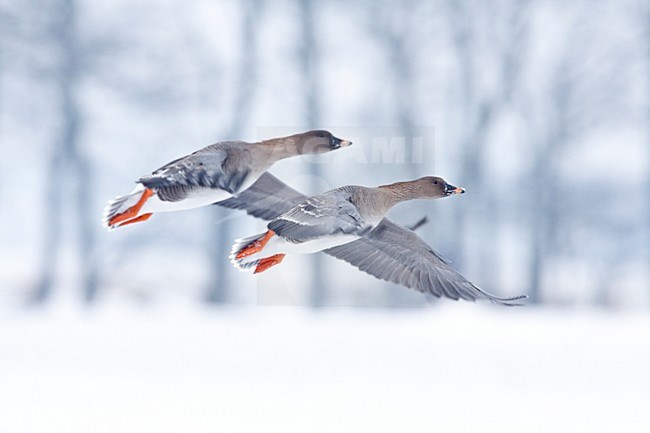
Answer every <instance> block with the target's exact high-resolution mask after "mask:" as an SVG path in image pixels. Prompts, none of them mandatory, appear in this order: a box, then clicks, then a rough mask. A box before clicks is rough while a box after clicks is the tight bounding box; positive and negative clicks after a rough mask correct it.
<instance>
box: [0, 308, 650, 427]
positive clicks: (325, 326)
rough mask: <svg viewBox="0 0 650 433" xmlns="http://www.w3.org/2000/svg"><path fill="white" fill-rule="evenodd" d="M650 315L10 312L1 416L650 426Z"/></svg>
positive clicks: (216, 423) (278, 423) (79, 422)
mask: <svg viewBox="0 0 650 433" xmlns="http://www.w3.org/2000/svg"><path fill="white" fill-rule="evenodd" d="M649 408H650V316H648V315H641V314H633V315H622V314H612V313H601V312H578V313H576V312H575V311H545V310H535V309H532V308H518V309H512V308H488V307H483V306H477V305H468V304H454V303H451V302H447V303H445V305H444V306H443V307H437V308H435V307H434V308H427V309H406V310H401V311H398V312H395V313H389V312H386V311H383V310H350V309H326V310H325V311H323V312H321V313H317V314H313V313H312V312H310V310H306V309H301V308H279V307H258V308H250V309H228V310H215V311H205V310H198V309H197V310H191V309H187V310H182V311H179V310H174V311H168V310H166V311H150V310H144V311H140V310H128V311H125V310H124V309H120V310H119V311H113V310H98V311H93V312H63V311H54V312H46V313H24V312H23V313H15V312H14V313H6V312H5V313H2V315H1V316H0V432H7V433H23V432H25V433H27V432H28V433H49V432H56V433H75V432H84V433H86V432H93V433H101V432H106V433H125V432H134V433H135V432H137V433H147V432H152V433H154V432H155V433H165V432H183V433H193V432H211V433H213V432H228V433H229V432H255V433H259V432H282V433H287V432H300V433H314V432H354V433H358V432H373V433H374V432H409V433H413V432H433V431H439V432H445V433H448V432H472V433H474V432H492V431H494V432H527V433H528V432H554V433H555V432H572V433H575V432H597V431H602V432H610V431H619V432H641V431H643V432H647V431H648V428H649V426H650V409H649Z"/></svg>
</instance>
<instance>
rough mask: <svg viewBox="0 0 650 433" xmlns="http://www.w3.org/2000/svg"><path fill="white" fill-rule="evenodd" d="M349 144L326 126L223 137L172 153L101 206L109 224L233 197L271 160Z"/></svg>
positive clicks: (104, 219) (261, 171)
mask: <svg viewBox="0 0 650 433" xmlns="http://www.w3.org/2000/svg"><path fill="white" fill-rule="evenodd" d="M351 144H352V142H351V141H349V140H342V139H340V138H337V137H335V136H334V135H332V133H330V132H329V131H308V132H304V133H301V134H295V135H291V136H288V137H280V138H273V139H270V140H264V141H260V142H256V143H247V142H244V141H224V142H220V143H216V144H212V145H210V146H207V147H205V148H203V149H200V150H197V151H196V152H194V153H192V154H190V155H187V156H184V157H182V158H179V159H176V160H174V161H172V162H170V163H168V164H166V165H164V166H163V167H161V168H159V169H158V170H156V171H154V172H153V173H152V174H151V175H148V176H143V177H141V178H140V179H138V180H137V182H136V184H137V185H136V187H135V189H134V190H133V191H132V192H131V193H130V194H128V195H125V196H121V197H117V198H115V199H114V200H112V201H110V202H109V203H108V206H107V207H106V208H105V210H104V218H103V219H102V224H103V225H104V226H105V227H106V228H108V229H113V228H115V227H122V226H125V225H128V224H133V223H136V222H141V221H146V220H147V219H149V218H150V217H151V215H152V214H153V213H156V212H171V211H177V210H185V209H193V208H196V207H200V206H206V205H209V204H213V203H218V202H221V201H224V200H227V199H229V198H231V197H237V196H238V195H239V194H241V193H242V192H243V191H245V190H246V189H247V188H248V187H250V186H251V185H252V184H253V183H255V181H257V179H259V177H260V176H261V175H262V174H263V173H264V172H265V171H266V170H267V169H269V168H270V167H271V166H272V165H273V164H274V163H275V162H277V161H279V160H281V159H284V158H289V157H292V156H297V155H304V154H319V153H325V152H330V151H332V150H336V149H339V148H341V147H347V146H350V145H351Z"/></svg>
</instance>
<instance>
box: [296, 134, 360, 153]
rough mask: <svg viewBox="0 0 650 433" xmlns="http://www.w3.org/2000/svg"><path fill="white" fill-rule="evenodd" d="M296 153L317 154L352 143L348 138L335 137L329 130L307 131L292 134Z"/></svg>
mask: <svg viewBox="0 0 650 433" xmlns="http://www.w3.org/2000/svg"><path fill="white" fill-rule="evenodd" d="M294 138H295V144H296V150H297V152H298V154H301V155H304V154H319V153H326V152H331V151H332V150H336V149H340V148H341V147H348V146H350V145H351V144H352V142H351V141H350V140H342V139H340V138H337V137H335V136H334V135H332V133H331V132H329V131H321V130H317V131H307V132H303V133H302V134H296V135H295V136H294Z"/></svg>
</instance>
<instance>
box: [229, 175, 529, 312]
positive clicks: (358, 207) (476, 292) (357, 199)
mask: <svg viewBox="0 0 650 433" xmlns="http://www.w3.org/2000/svg"><path fill="white" fill-rule="evenodd" d="M283 185H284V184H282V182H280V181H279V180H277V179H275V178H274V177H273V176H271V175H270V174H268V173H266V174H265V175H264V176H263V177H262V178H260V180H259V181H258V182H256V184H255V185H253V186H252V187H251V188H250V189H249V191H247V192H245V193H244V194H248V195H249V197H247V198H246V200H240V199H239V198H235V199H230V200H227V201H224V202H221V203H219V204H222V205H224V206H227V207H232V208H239V209H245V210H247V211H248V213H250V214H252V215H254V216H258V217H260V218H265V219H270V218H273V219H272V220H271V221H270V222H269V223H268V225H267V229H268V230H267V231H266V232H265V233H260V234H258V235H255V236H251V237H247V238H243V239H239V240H237V241H235V243H234V245H233V248H232V251H231V255H230V259H231V261H232V263H233V265H234V266H235V267H236V268H238V269H240V270H243V271H253V272H255V273H260V272H264V271H266V270H267V269H269V268H270V267H272V266H275V265H277V264H279V263H281V262H282V260H283V259H284V257H285V255H286V254H295V253H314V252H318V251H324V252H325V253H327V254H329V255H331V256H334V257H337V258H339V259H341V260H344V261H346V262H348V263H350V264H351V265H353V266H355V267H357V268H358V269H359V270H361V271H363V272H366V273H368V274H370V275H372V276H374V277H376V278H379V279H382V280H385V281H391V282H393V283H397V284H400V285H402V286H406V287H409V288H413V289H416V290H418V291H420V292H423V293H430V294H432V295H434V296H436V297H441V296H442V297H446V298H451V299H455V300H457V299H464V300H468V301H475V300H477V299H483V300H488V301H490V302H494V303H497V304H503V305H518V304H519V302H520V301H521V300H522V299H525V298H526V296H525V295H522V296H515V297H506V298H501V297H497V296H494V295H492V294H490V293H487V292H485V291H483V290H481V289H480V288H478V287H477V286H476V285H474V284H473V283H471V282H470V281H468V280H467V279H466V278H464V277H463V276H462V275H460V274H459V273H458V272H457V271H456V270H455V269H454V268H453V267H452V266H451V265H450V264H449V263H448V262H447V261H446V260H445V259H443V258H442V257H441V256H440V255H439V254H438V253H436V252H435V251H434V250H433V249H432V248H431V247H430V246H429V245H428V244H427V243H426V242H425V241H424V240H422V239H421V238H420V237H419V236H418V235H416V234H415V233H414V232H413V231H411V230H408V229H407V228H405V227H402V226H400V225H398V224H395V223H393V222H392V221H390V220H388V219H386V218H384V216H385V215H386V213H387V212H388V211H389V210H390V209H391V208H392V207H393V206H395V205H396V204H398V203H400V202H403V201H407V200H413V199H435V198H441V197H447V196H451V195H454V194H462V193H464V192H465V191H464V190H463V189H462V188H458V187H455V186H453V185H450V184H448V183H447V182H445V181H444V180H443V179H442V178H440V177H424V178H421V179H417V180H413V181H408V182H398V183H394V184H391V185H383V186H379V187H376V188H368V187H363V186H354V185H349V186H344V187H341V188H337V189H334V190H331V191H328V192H326V193H324V194H321V195H317V196H313V197H310V198H307V199H304V200H302V201H299V202H298V200H299V199H300V194H299V193H297V192H296V191H293V190H292V189H291V188H289V187H287V186H286V185H284V186H283ZM264 191H268V192H273V196H272V197H271V196H269V195H266V194H264ZM255 195H258V196H259V197H260V198H264V197H266V200H267V202H266V203H264V202H263V201H262V202H257V203H255V204H254V205H252V204H251V203H252V202H253V200H251V199H252V198H253V196H255ZM303 197H304V196H303ZM242 198H243V197H242ZM296 202H297V203H296ZM291 203H294V204H293V206H291V207H289V206H290V204H291ZM287 207H289V208H288V209H287Z"/></svg>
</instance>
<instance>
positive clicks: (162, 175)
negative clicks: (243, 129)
mask: <svg viewBox="0 0 650 433" xmlns="http://www.w3.org/2000/svg"><path fill="white" fill-rule="evenodd" d="M242 144H245V143H243V142H223V143H217V144H213V145H211V146H208V147H205V148H203V149H200V150H197V151H196V152H194V153H192V154H190V155H187V156H184V157H182V158H178V159H176V160H174V161H172V162H170V163H168V164H165V165H164V166H162V167H160V168H159V169H158V170H156V171H154V172H153V173H152V174H151V175H148V176H143V177H141V178H140V179H138V182H139V183H141V184H143V185H144V186H145V187H147V188H150V189H153V190H155V191H156V192H157V193H158V197H159V198H160V199H161V200H164V201H180V200H183V199H184V198H186V197H187V196H189V195H191V194H192V192H194V191H196V190H199V189H205V188H212V189H221V190H224V191H227V192H229V193H231V194H236V193H237V192H238V190H239V188H240V187H241V186H242V184H243V183H244V181H245V180H246V178H247V177H248V175H249V174H250V169H249V168H248V165H247V164H246V160H245V151H244V150H243V149H238V147H241V145H242Z"/></svg>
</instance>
